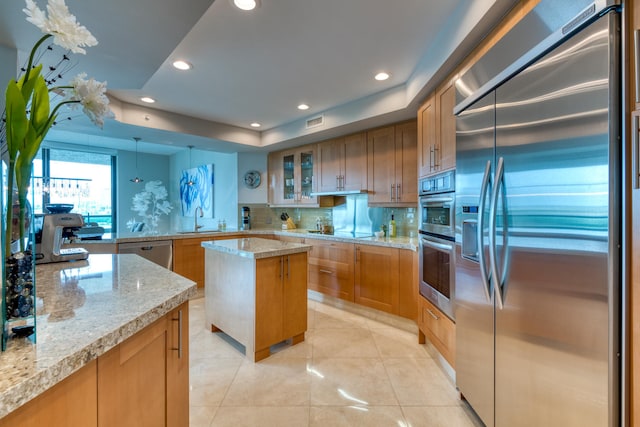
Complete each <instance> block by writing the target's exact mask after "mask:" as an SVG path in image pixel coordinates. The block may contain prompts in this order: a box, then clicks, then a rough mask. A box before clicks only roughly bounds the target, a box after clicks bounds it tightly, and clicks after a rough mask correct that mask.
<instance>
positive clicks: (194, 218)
mask: <svg viewBox="0 0 640 427" xmlns="http://www.w3.org/2000/svg"><path fill="white" fill-rule="evenodd" d="M198 209H200V218H202V216H203V215H204V213H203V212H202V208H201V207H200V206H197V207H196V210H195V211H194V214H193V231H194V232H197V231H198V230H199V229H201V228H202V227H203V226H202V225H198Z"/></svg>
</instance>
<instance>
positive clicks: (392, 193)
mask: <svg viewBox="0 0 640 427" xmlns="http://www.w3.org/2000/svg"><path fill="white" fill-rule="evenodd" d="M395 188H396V186H395V185H393V184H391V201H392V202H393V199H394V190H395Z"/></svg>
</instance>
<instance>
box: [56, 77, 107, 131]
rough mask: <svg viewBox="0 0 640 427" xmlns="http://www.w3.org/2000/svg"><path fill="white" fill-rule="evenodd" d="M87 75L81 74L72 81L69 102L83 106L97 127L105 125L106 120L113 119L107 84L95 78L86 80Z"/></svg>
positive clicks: (83, 109) (68, 95)
mask: <svg viewBox="0 0 640 427" xmlns="http://www.w3.org/2000/svg"><path fill="white" fill-rule="evenodd" d="M86 77H87V74H86V73H80V74H78V75H77V76H76V77H74V79H73V80H71V86H72V90H71V93H70V94H67V97H68V100H69V101H77V102H80V104H82V111H84V113H85V114H86V115H87V116H88V117H89V119H91V121H92V122H93V123H95V124H96V125H97V126H100V127H102V126H103V125H104V119H105V118H106V117H111V116H112V114H113V113H112V112H111V110H110V109H109V98H107V95H106V92H107V82H99V81H97V80H95V79H93V78H90V79H88V80H87V79H86Z"/></svg>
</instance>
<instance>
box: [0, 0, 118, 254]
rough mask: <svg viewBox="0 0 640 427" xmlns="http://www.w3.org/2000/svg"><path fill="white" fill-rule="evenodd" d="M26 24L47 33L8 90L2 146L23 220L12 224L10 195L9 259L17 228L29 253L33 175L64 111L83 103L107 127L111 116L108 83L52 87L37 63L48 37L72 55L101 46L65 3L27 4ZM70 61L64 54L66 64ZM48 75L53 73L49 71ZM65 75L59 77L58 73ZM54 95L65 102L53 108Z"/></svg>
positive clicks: (82, 79) (80, 79) (0, 126)
mask: <svg viewBox="0 0 640 427" xmlns="http://www.w3.org/2000/svg"><path fill="white" fill-rule="evenodd" d="M25 2H26V8H25V9H22V10H23V12H24V13H25V14H26V15H27V18H26V19H27V21H28V22H30V23H32V24H34V25H35V26H36V27H38V28H39V29H40V31H42V33H44V35H43V36H42V37H41V38H40V39H39V40H38V41H37V42H36V43H35V45H34V46H33V48H32V49H31V53H30V55H29V60H28V63H27V66H26V67H24V68H23V74H22V76H20V77H19V78H17V79H12V80H10V81H9V83H8V84H7V88H6V91H5V100H6V105H5V112H4V117H3V119H4V120H3V121H1V122H0V143H1V144H3V145H5V144H6V148H5V147H3V151H5V150H6V153H7V158H8V171H7V179H8V183H7V184H8V185H7V187H8V188H14V186H15V187H17V198H18V204H19V206H20V212H19V220H18V222H17V224H14V223H13V197H14V196H13V191H8V193H7V200H6V204H5V207H6V220H5V221H6V224H7V230H6V236H5V237H7V238H6V239H5V245H6V246H5V251H6V255H7V256H8V255H10V254H11V253H12V251H11V243H12V241H14V240H16V239H15V238H14V231H15V229H14V226H17V228H18V231H19V240H20V251H21V252H24V251H25V249H26V248H25V215H26V212H27V205H28V203H27V192H28V188H29V184H30V180H31V175H32V171H33V160H34V158H35V156H36V155H37V153H38V150H39V148H40V145H41V144H42V141H43V140H44V138H45V136H46V135H47V132H48V131H49V129H50V128H51V126H53V125H54V124H55V123H56V119H57V117H58V113H59V111H60V108H61V107H63V106H65V105H67V106H77V104H80V105H82V108H83V112H84V113H85V114H86V115H87V116H88V117H89V118H90V119H91V121H92V122H93V123H95V124H96V125H98V126H100V127H102V126H103V124H104V119H105V117H110V116H112V113H111V111H110V109H109V99H108V98H107V96H106V90H107V86H106V83H100V82H96V81H95V80H93V79H89V80H87V79H86V74H80V75H78V76H77V77H76V78H74V79H73V80H72V82H71V83H70V85H64V86H50V85H52V83H53V82H54V81H55V80H56V79H52V80H50V81H47V80H45V75H44V73H43V64H42V63H40V64H38V65H34V60H36V59H39V58H41V57H42V55H41V54H39V53H38V51H39V49H40V47H41V46H42V45H43V43H45V42H46V41H47V40H48V39H50V38H53V44H55V45H58V46H61V47H62V48H64V49H67V50H69V51H71V52H73V53H81V54H85V53H86V52H85V50H84V49H83V47H89V46H95V45H97V44H98V41H97V40H96V38H95V37H94V36H93V35H92V34H91V33H90V32H89V30H87V28H86V27H84V26H82V25H80V24H79V23H78V22H77V21H76V17H75V16H74V15H72V14H71V13H69V9H68V8H67V5H66V4H65V1H64V0H48V3H47V12H45V11H43V10H41V9H40V8H38V6H37V5H36V3H35V1H33V0H25ZM68 59H69V58H68V57H67V56H66V55H64V56H63V60H68ZM47 73H48V72H47ZM58 77H60V74H58ZM51 92H53V93H54V94H56V95H61V96H62V97H63V99H62V100H61V101H60V102H58V103H57V105H55V106H53V108H51V103H50V96H49V94H50V93H51Z"/></svg>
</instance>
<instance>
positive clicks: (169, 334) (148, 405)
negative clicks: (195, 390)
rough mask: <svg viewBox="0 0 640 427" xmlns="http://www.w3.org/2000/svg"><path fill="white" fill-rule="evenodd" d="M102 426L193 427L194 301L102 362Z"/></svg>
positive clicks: (99, 368)
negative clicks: (191, 317)
mask: <svg viewBox="0 0 640 427" xmlns="http://www.w3.org/2000/svg"><path fill="white" fill-rule="evenodd" d="M98 425H99V426H129V425H130V426H133V425H135V426H139V427H146V426H148V427H152V426H167V427H172V426H176V427H179V426H185V425H189V309H188V303H185V304H183V305H182V306H180V307H178V308H176V309H175V310H173V311H172V312H171V313H169V314H168V315H166V316H165V317H163V318H162V319H159V320H157V321H156V322H155V323H153V324H152V325H150V326H148V327H146V328H145V329H144V330H143V331H141V332H139V333H137V334H136V335H134V336H133V337H131V338H129V339H128V340H126V341H125V342H123V343H122V344H119V345H118V346H116V347H115V348H113V349H111V350H109V351H108V352H107V353H105V354H104V355H102V356H100V357H99V358H98Z"/></svg>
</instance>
